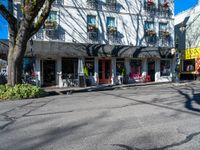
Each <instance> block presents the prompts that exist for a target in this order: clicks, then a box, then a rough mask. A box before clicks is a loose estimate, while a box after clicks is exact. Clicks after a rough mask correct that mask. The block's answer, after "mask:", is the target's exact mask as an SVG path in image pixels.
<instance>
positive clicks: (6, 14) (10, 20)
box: [0, 3, 17, 31]
mask: <svg viewBox="0 0 200 150" xmlns="http://www.w3.org/2000/svg"><path fill="white" fill-rule="evenodd" d="M0 14H1V15H2V16H3V17H4V19H5V20H6V21H7V22H8V24H9V25H10V27H11V29H12V30H14V31H17V19H16V18H15V17H14V16H13V15H12V14H11V13H10V12H9V11H8V10H7V9H6V8H5V6H4V5H3V4H1V3H0Z"/></svg>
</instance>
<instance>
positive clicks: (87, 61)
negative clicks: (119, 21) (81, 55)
mask: <svg viewBox="0 0 200 150" xmlns="http://www.w3.org/2000/svg"><path fill="white" fill-rule="evenodd" d="M85 67H86V68H87V71H88V75H89V76H94V58H85Z"/></svg>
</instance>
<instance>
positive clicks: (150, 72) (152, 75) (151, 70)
mask: <svg viewBox="0 0 200 150" xmlns="http://www.w3.org/2000/svg"><path fill="white" fill-rule="evenodd" d="M148 75H149V76H150V79H151V81H152V82H154V81H155V61H154V60H151V59H149V60H148Z"/></svg>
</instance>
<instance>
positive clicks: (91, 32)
mask: <svg viewBox="0 0 200 150" xmlns="http://www.w3.org/2000/svg"><path fill="white" fill-rule="evenodd" d="M87 35H88V40H89V42H96V41H97V40H98V27H97V26H96V25H88V26H87Z"/></svg>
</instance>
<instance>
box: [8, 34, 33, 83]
mask: <svg viewBox="0 0 200 150" xmlns="http://www.w3.org/2000/svg"><path fill="white" fill-rule="evenodd" d="M22 33H24V34H23V35H21V36H18V38H16V39H17V41H16V42H15V44H14V45H12V44H11V45H12V46H11V47H10V48H9V53H8V84H9V85H11V86H14V85H15V84H19V83H22V61H23V56H24V54H25V51H26V43H27V41H28V39H29V38H28V36H27V35H26V34H25V33H27V32H25V31H24V32H22Z"/></svg>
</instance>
